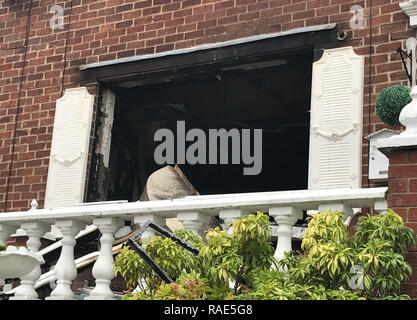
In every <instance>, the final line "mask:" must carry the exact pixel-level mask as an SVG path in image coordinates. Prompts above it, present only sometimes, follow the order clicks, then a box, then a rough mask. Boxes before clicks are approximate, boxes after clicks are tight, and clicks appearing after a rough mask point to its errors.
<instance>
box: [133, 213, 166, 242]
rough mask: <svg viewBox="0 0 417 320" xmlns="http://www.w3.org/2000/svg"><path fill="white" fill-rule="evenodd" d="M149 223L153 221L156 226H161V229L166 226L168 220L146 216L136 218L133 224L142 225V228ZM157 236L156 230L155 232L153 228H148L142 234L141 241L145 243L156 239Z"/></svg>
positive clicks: (150, 215) (152, 215) (151, 215)
mask: <svg viewBox="0 0 417 320" xmlns="http://www.w3.org/2000/svg"><path fill="white" fill-rule="evenodd" d="M147 221H151V222H153V223H155V224H158V225H160V226H161V227H165V224H166V219H165V218H161V217H158V216H155V215H154V214H146V215H140V216H135V218H134V219H133V222H134V223H135V224H138V225H140V226H142V225H143V224H144V223H146V222H147ZM156 235H157V232H156V231H155V230H153V229H151V228H147V229H146V230H145V231H144V232H143V233H142V236H141V239H142V240H144V241H147V240H149V239H150V238H152V237H155V236H156Z"/></svg>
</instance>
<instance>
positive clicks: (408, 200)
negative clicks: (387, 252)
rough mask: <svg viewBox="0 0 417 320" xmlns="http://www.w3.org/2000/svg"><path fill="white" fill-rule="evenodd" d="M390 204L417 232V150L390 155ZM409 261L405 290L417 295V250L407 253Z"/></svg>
mask: <svg viewBox="0 0 417 320" xmlns="http://www.w3.org/2000/svg"><path fill="white" fill-rule="evenodd" d="M389 159H390V165H389V168H388V191H389V192H388V198H387V200H388V206H389V207H391V208H393V209H394V210H395V212H397V213H398V214H399V215H400V216H401V217H402V218H403V219H404V221H405V223H406V225H407V226H409V227H410V228H413V229H414V231H415V232H416V233H417V150H410V151H406V150H396V151H393V152H392V153H391V154H390V155H389ZM407 261H408V262H409V263H410V264H411V266H412V267H413V274H412V276H411V278H410V281H409V282H408V283H406V284H404V285H403V287H404V291H405V292H406V293H408V294H410V295H411V296H413V297H417V251H416V248H413V249H412V250H410V251H409V252H408V253H407Z"/></svg>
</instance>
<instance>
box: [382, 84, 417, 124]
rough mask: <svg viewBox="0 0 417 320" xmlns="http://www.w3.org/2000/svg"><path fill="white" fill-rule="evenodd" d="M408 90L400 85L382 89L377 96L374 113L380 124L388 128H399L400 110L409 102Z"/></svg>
mask: <svg viewBox="0 0 417 320" xmlns="http://www.w3.org/2000/svg"><path fill="white" fill-rule="evenodd" d="M411 100H412V99H411V97H410V89H409V88H408V87H406V86H402V85H393V86H390V87H386V88H384V89H383V90H382V91H381V92H380V93H379V95H378V97H377V99H376V104H375V111H376V114H377V115H378V117H379V119H381V121H382V122H384V123H386V124H388V125H390V126H395V127H396V126H401V125H402V124H401V122H400V121H399V119H398V118H399V116H400V113H401V110H402V109H403V108H404V107H405V106H406V105H407V104H409V103H410V102H411Z"/></svg>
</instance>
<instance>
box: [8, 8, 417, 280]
mask: <svg viewBox="0 0 417 320" xmlns="http://www.w3.org/2000/svg"><path fill="white" fill-rule="evenodd" d="M400 2H403V1H400V0H373V1H371V0H364V1H354V0H263V1H262V0H185V1H178V0H144V1H132V0H104V1H93V0H73V1H70V0H69V1H55V0H36V1H33V0H25V1H23V0H3V1H0V75H1V76H0V212H5V211H9V212H10V211H20V210H27V209H28V208H29V207H30V202H31V200H32V199H37V200H38V201H39V204H40V207H42V206H43V204H44V199H45V190H46V184H47V178H48V165H49V160H50V152H51V142H52V132H53V124H54V116H55V106H56V101H57V99H59V98H61V97H62V95H63V94H64V90H66V89H69V88H77V87H79V86H82V85H84V84H83V83H82V75H81V71H80V66H81V65H89V64H93V63H101V62H107V61H112V60H116V59H122V58H129V57H137V56H142V55H151V54H158V53H163V52H168V51H172V50H181V49H186V48H193V47H196V46H200V45H206V44H214V43H220V42H226V41H230V40H235V39H242V38H247V37H252V36H257V35H264V34H271V33H278V32H286V31H290V30H295V29H299V28H306V27H313V26H319V25H326V24H331V23H336V29H335V30H334V42H333V47H347V46H352V47H353V49H354V51H355V53H356V54H357V55H360V56H363V57H364V61H365V67H364V79H363V81H364V87H363V119H362V120H363V128H362V135H363V137H366V136H368V135H369V134H371V133H374V132H376V131H378V130H380V129H382V128H384V127H386V125H384V124H383V123H381V122H380V120H379V119H378V117H377V116H376V114H375V100H376V97H377V94H378V93H379V92H380V91H381V90H382V89H383V88H385V87H387V86H389V85H393V84H404V85H406V84H407V77H406V74H405V71H404V68H403V64H402V61H401V58H400V55H399V54H398V53H397V49H398V48H399V47H400V48H403V49H404V50H405V42H406V40H407V39H408V38H409V37H412V36H415V32H414V30H413V29H412V28H410V25H409V19H408V17H407V16H406V15H405V14H404V12H403V11H402V10H401V8H400V6H399V3H400ZM53 5H60V6H61V7H63V8H65V10H64V16H63V21H64V25H63V28H62V29H59V28H58V29H53V28H51V25H50V21H51V19H52V18H53V16H54V13H51V11H50V9H51V7H52V6H53ZM371 5H372V7H371ZM353 6H361V7H362V8H364V11H363V14H364V21H365V23H364V26H363V28H354V29H352V26H351V22H352V19H353V17H354V13H353V12H352V11H351V8H352V7H353ZM343 31H345V32H346V35H347V37H346V39H344V34H343ZM338 36H339V38H340V37H341V39H339V40H337V37H338ZM327 47H328V46H327ZM101 85H102V84H100V83H93V82H91V81H90V82H89V83H88V88H89V91H90V93H93V94H95V95H96V101H95V105H94V107H95V110H94V114H93V126H92V132H91V145H90V153H92V152H91V150H92V149H93V145H94V138H95V132H96V129H97V128H96V126H95V125H94V124H95V120H96V119H95V115H96V111H97V108H98V106H99V105H100V99H101V94H100V92H101V90H102V88H101V87H100V86H101ZM394 129H399V128H394ZM368 149H369V144H368V142H367V140H366V139H363V141H362V187H364V188H366V187H369V186H381V185H382V186H384V185H387V182H375V181H372V180H370V179H369V178H368V154H369V152H368ZM404 157H407V155H406V154H405V153H401V154H395V155H394V156H393V157H392V158H391V164H393V165H394V166H397V165H396V163H398V164H401V163H402V161H406V160H405V158H404ZM90 158H91V157H90ZM407 161H410V163H411V162H412V163H416V162H415V157H414V158H410V159H409V160H407ZM413 168H414V167H413ZM414 169H415V168H414ZM400 170H401V169H400V168H394V167H392V168H390V177H392V175H394V173H393V172H394V171H395V172H396V173H399V171H400ZM90 171H91V168H90ZM414 171H415V170H414ZM414 171H413V172H414ZM409 173H410V174H412V172H409V171H408V170H407V173H406V176H407V175H408V174H409ZM415 176H416V175H415V174H414V175H413V177H415ZM398 177H400V176H398ZM401 177H403V176H401ZM407 177H408V176H407ZM407 177H404V178H407ZM407 188H408V189H407ZM389 190H390V191H392V192H393V193H397V194H395V195H390V196H389V198H388V200H389V201H392V202H391V203H392V204H393V207H395V208H400V209H399V210H398V213H399V214H400V215H401V216H402V217H403V218H404V219H405V221H406V222H407V223H408V225H410V226H411V227H413V228H414V229H415V230H416V231H417V216H416V212H415V208H409V207H417V203H415V200H414V195H415V194H414V192H416V193H417V189H416V183H415V181H414V180H413V179H412V178H410V180H409V186H408V187H407V186H406V184H405V182H404V181H403V180H402V179H397V180H390V182H389ZM402 193H411V195H407V196H406V197H403V196H402V195H401V199H402V200H401V201H403V200H404V201H406V200H407V199H408V197H411V199H412V200H411V202H410V205H409V206H408V205H407V206H406V205H404V206H406V207H407V208H409V209H402V208H401V207H403V205H397V204H398V201H399V200H398V201H397V200H395V199H394V198H396V197H397V195H398V194H402ZM390 199H391V200H390ZM396 201H397V202H396ZM410 259H411V260H410V261H411V262H412V263H413V266H414V267H416V266H417V264H416V263H415V262H413V261H414V260H415V257H414V252H411V253H410ZM413 279H414V278H413Z"/></svg>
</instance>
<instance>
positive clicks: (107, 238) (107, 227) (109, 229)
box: [86, 218, 123, 300]
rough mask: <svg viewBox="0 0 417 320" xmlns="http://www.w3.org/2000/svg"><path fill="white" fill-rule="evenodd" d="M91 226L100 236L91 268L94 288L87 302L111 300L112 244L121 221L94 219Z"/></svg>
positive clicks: (112, 297) (112, 296)
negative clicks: (98, 231)
mask: <svg viewBox="0 0 417 320" xmlns="http://www.w3.org/2000/svg"><path fill="white" fill-rule="evenodd" d="M93 224H95V225H96V226H98V228H99V230H100V232H101V234H102V236H101V238H100V245H101V248H100V255H99V257H98V259H97V261H96V263H95V264H94V267H93V276H94V278H95V279H96V286H95V288H94V289H93V290H92V291H91V293H90V296H89V297H87V298H86V299H88V300H112V299H114V295H113V292H112V291H111V290H110V283H111V280H112V279H113V278H114V274H113V268H114V264H113V242H114V234H115V233H116V232H117V231H118V230H119V229H120V228H121V227H122V226H123V221H122V220H120V219H117V218H96V219H94V221H93Z"/></svg>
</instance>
